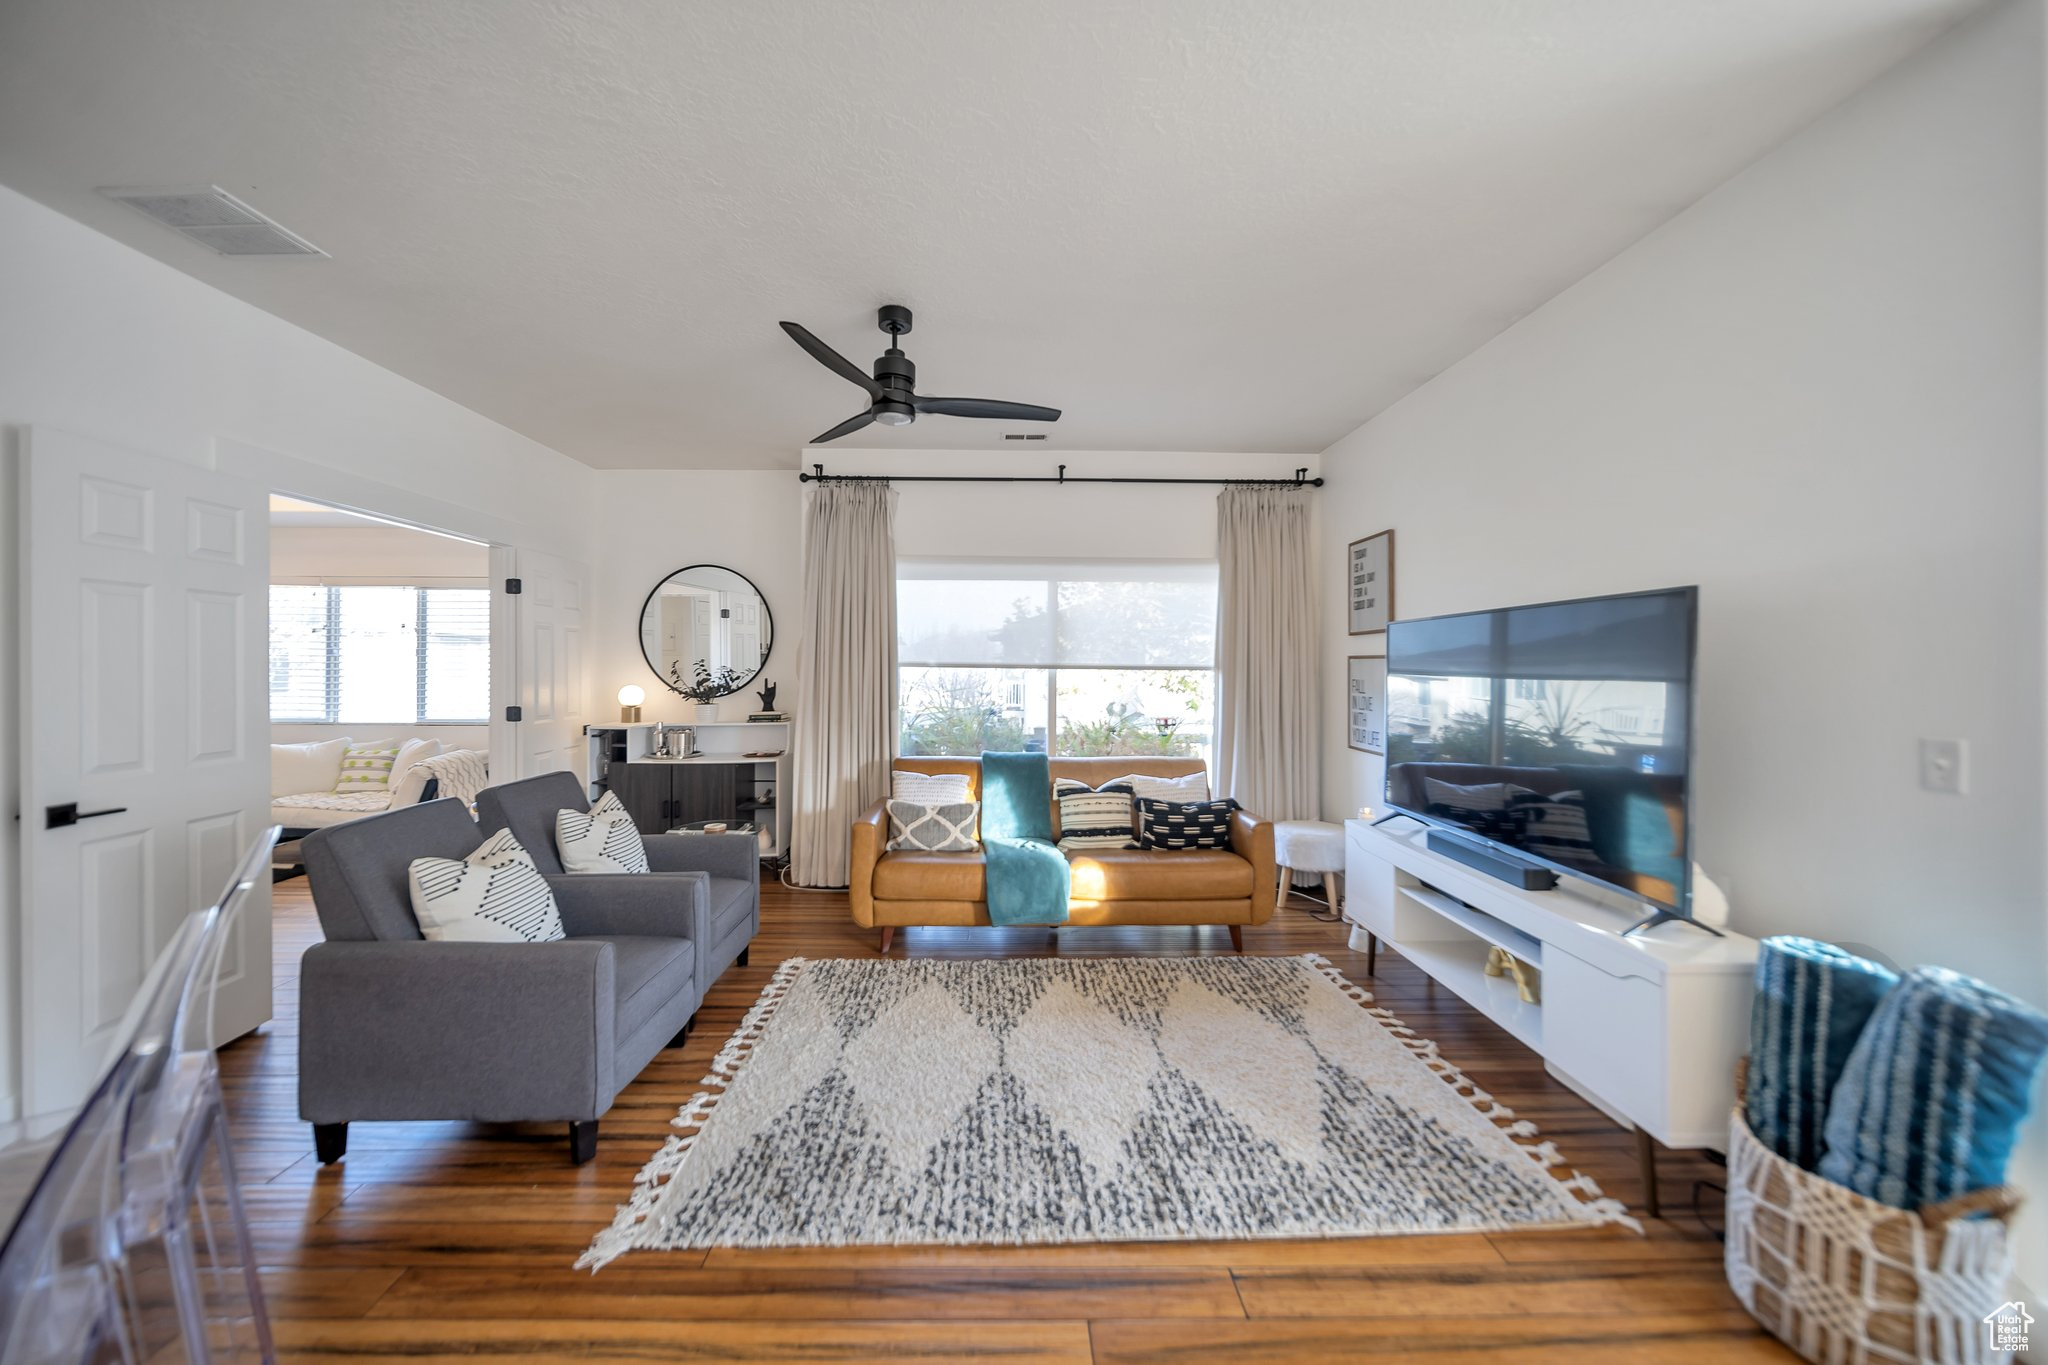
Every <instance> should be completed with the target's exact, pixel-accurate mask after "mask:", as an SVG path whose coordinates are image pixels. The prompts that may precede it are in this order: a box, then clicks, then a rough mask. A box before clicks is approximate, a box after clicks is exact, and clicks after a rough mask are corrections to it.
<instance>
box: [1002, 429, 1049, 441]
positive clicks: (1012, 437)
mask: <svg viewBox="0 0 2048 1365" xmlns="http://www.w3.org/2000/svg"><path fill="white" fill-rule="evenodd" d="M1003 439H1004V440H1005V441H1043V440H1044V439H1045V433H1043V432H1039V431H1032V432H1023V431H1006V432H1004V433H1003Z"/></svg>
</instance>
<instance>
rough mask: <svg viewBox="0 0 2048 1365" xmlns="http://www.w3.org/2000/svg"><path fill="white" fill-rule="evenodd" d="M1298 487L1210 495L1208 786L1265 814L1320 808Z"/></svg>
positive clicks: (1307, 526)
mask: <svg viewBox="0 0 2048 1365" xmlns="http://www.w3.org/2000/svg"><path fill="white" fill-rule="evenodd" d="M1310 517H1311V509H1310V506H1309V492H1308V490H1307V489H1305V488H1226V489H1224V490H1223V492H1222V494H1221V495H1220V496H1218V498H1217V499H1216V532H1217V534H1216V546H1217V559H1218V561H1219V569H1220V574H1219V579H1220V581H1219V584H1218V592H1217V602H1216V684H1217V689H1216V690H1217V724H1216V790H1217V791H1218V792H1219V793H1221V794H1223V795H1226V796H1233V797H1236V798H1237V800H1238V801H1239V802H1240V803H1242V804H1243V806H1244V808H1245V809H1246V810H1248V811H1251V812H1252V813H1253V814H1255V815H1259V816H1262V817H1264V818H1265V819H1268V820H1314V819H1318V818H1320V815H1321V808H1322V793H1321V787H1322V776H1321V749H1320V745H1319V736H1320V733H1321V729H1322V727H1321V723H1320V720H1321V713H1322V697H1321V695H1320V691H1319V689H1318V688H1317V685H1316V679H1317V677H1318V675H1319V674H1320V673H1321V671H1322V642H1321V631H1320V629H1319V628H1318V622H1319V620H1320V615H1319V613H1318V611H1317V606H1316V590H1315V586H1316V585H1315V535H1314V527H1313V524H1312V522H1311V520H1310Z"/></svg>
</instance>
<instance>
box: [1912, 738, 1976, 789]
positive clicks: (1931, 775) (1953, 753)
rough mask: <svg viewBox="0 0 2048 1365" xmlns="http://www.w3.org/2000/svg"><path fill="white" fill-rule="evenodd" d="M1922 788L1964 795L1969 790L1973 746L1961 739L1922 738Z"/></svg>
mask: <svg viewBox="0 0 2048 1365" xmlns="http://www.w3.org/2000/svg"><path fill="white" fill-rule="evenodd" d="M1920 786H1921V788H1922V790H1925V791H1931V792H1944V793H1946V794H1948V795H1950V796H1963V795H1965V794H1967V793H1968V792H1969V790H1970V745H1969V741H1967V740H1961V739H1923V740H1921V741H1920Z"/></svg>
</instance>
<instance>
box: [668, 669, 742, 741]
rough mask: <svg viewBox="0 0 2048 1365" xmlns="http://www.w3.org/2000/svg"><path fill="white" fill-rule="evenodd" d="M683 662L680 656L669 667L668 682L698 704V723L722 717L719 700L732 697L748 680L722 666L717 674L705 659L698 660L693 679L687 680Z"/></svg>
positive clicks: (707, 723) (708, 722)
mask: <svg viewBox="0 0 2048 1365" xmlns="http://www.w3.org/2000/svg"><path fill="white" fill-rule="evenodd" d="M682 669H683V665H682V661H681V660H680V659H678V660H676V661H675V662H673V663H671V664H670V665H669V666H668V685H669V686H670V687H673V688H674V689H675V690H676V691H678V692H680V693H681V694H682V695H684V696H685V697H688V698H689V699H690V700H691V701H693V702H695V703H697V723H698V724H699V725H709V724H711V723H712V722H714V721H716V720H717V719H718V699H719V698H720V697H729V696H731V695H732V694H733V693H735V692H737V691H739V690H740V684H741V682H743V681H744V679H742V678H741V677H740V675H739V674H738V673H737V672H735V671H734V670H733V669H730V668H721V669H719V670H718V671H717V672H716V673H713V672H712V671H711V665H710V664H708V663H706V662H705V661H704V660H702V659H699V660H697V663H696V667H695V668H694V670H693V672H692V677H691V679H690V681H689V682H684V681H683V672H682Z"/></svg>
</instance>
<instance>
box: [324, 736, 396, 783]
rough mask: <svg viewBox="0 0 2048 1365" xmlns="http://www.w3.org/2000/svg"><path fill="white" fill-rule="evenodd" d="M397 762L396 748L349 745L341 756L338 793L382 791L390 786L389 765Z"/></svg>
mask: <svg viewBox="0 0 2048 1365" xmlns="http://www.w3.org/2000/svg"><path fill="white" fill-rule="evenodd" d="M397 761H398V746H397V745H396V744H393V745H391V746H390V747H388V748H386V747H385V746H383V745H371V744H351V745H349V746H348V748H347V750H345V751H344V752H343V753H342V756H341V780H340V781H338V782H336V783H335V784H334V789H335V790H336V791H338V792H358V791H367V790H370V789H372V788H375V789H376V790H379V791H382V790H383V789H384V788H386V787H389V786H390V785H391V765H392V764H394V763H396V762H397Z"/></svg>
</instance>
